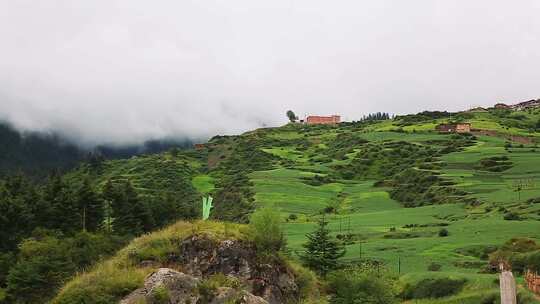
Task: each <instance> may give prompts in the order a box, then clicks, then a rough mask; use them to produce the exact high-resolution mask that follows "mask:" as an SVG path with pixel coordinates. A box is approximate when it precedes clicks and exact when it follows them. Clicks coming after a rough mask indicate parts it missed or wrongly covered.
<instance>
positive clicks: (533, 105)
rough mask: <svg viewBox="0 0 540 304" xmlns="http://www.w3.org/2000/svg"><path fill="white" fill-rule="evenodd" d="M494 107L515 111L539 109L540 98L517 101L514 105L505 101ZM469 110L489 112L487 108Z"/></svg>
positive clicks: (471, 110)
mask: <svg viewBox="0 0 540 304" xmlns="http://www.w3.org/2000/svg"><path fill="white" fill-rule="evenodd" d="M493 108H494V109H501V110H515V111H524V110H528V109H537V108H540V99H531V100H527V101H524V102H520V103H516V104H513V105H509V104H505V103H502V102H500V103H497V104H495V105H494V106H493ZM469 112H487V109H486V108H482V107H475V108H472V109H470V110H469Z"/></svg>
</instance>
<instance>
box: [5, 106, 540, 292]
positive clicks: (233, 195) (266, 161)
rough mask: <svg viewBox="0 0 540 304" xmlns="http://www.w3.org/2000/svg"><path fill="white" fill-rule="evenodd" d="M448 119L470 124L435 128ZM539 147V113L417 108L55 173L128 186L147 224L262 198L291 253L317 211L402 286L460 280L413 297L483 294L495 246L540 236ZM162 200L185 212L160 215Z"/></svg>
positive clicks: (244, 216) (239, 212)
mask: <svg viewBox="0 0 540 304" xmlns="http://www.w3.org/2000/svg"><path fill="white" fill-rule="evenodd" d="M447 122H452V123H455V122H468V123H471V124H472V128H473V132H472V134H469V133H467V134H440V133H438V132H435V126H437V125H438V124H440V123H447ZM486 134H488V135H486ZM516 136H517V137H516ZM538 143H540V109H537V110H529V111H526V112H525V111H520V112H512V111H501V110H490V111H488V112H474V113H472V112H471V113H468V112H463V113H447V112H424V113H419V114H416V115H407V116H401V117H396V118H394V119H391V120H380V121H377V120H370V121H360V122H350V123H341V124H339V125H337V126H323V125H314V126H310V125H303V124H293V123H291V124H287V125H285V126H282V127H277V128H263V129H258V130H254V131H250V132H247V133H244V134H242V135H238V136H216V137H214V138H212V139H211V140H210V141H209V142H208V143H207V144H205V145H204V147H202V148H199V149H196V150H171V151H169V152H164V153H160V154H151V155H142V156H137V157H132V158H130V159H122V160H113V161H104V162H101V163H92V164H85V165H82V166H80V167H79V168H78V169H77V170H74V171H72V172H70V173H69V174H67V175H66V176H65V177H64V179H65V180H66V181H67V182H68V183H69V184H75V185H77V184H80V183H81V181H83V180H85V179H89V180H90V181H91V183H92V185H93V187H95V188H96V189H97V191H98V192H104V191H106V188H107V185H108V183H112V184H113V185H116V184H118V185H121V184H122V183H125V182H129V183H130V184H131V185H133V188H134V189H135V190H136V192H137V193H138V195H139V197H140V198H142V199H143V200H144V202H145V204H147V205H148V206H149V209H150V211H151V212H150V213H151V214H152V215H153V216H154V218H155V219H154V223H155V226H156V227H159V226H161V225H163V224H165V223H168V222H170V221H171V220H173V219H177V218H193V217H194V216H198V212H199V209H200V208H199V205H200V198H201V197H202V196H203V195H212V196H213V197H214V209H213V210H212V215H211V217H212V218H213V219H215V220H224V221H232V222H239V223H246V222H247V221H248V217H249V214H251V213H252V212H253V211H254V210H255V209H257V208H261V207H271V208H272V209H274V210H278V211H279V213H280V215H281V218H282V225H283V229H284V231H285V235H286V238H287V244H288V250H289V253H290V255H291V256H292V257H293V258H297V257H299V256H300V255H301V254H302V252H303V250H304V247H303V246H302V245H303V244H304V243H305V242H306V234H307V233H309V232H311V231H313V230H314V229H315V227H316V225H317V220H318V218H320V217H321V216H323V215H324V216H325V218H326V219H327V220H328V221H329V228H330V230H331V232H332V235H333V236H334V237H336V238H338V239H339V240H341V241H342V242H343V243H344V244H345V245H346V249H347V252H346V255H345V256H344V257H343V258H342V262H344V263H348V264H356V263H360V262H366V261H369V262H370V263H375V264H377V265H382V267H384V268H385V269H387V270H389V271H390V272H391V273H393V274H395V275H397V276H399V277H400V285H401V287H400V288H401V289H402V290H406V289H407V286H415V285H414V284H417V283H419V282H422V281H423V280H424V279H426V278H453V279H459V280H461V279H463V280H465V282H466V283H465V285H464V287H463V289H462V290H461V291H460V292H459V293H458V294H456V295H454V296H450V297H445V298H443V299H440V300H433V299H432V300H417V302H415V303H480V301H484V300H485V301H488V300H489V299H488V300H486V297H490V296H492V295H496V294H497V293H498V285H497V284H498V283H497V282H496V281H495V279H496V278H497V275H496V271H494V269H493V268H491V267H490V262H489V256H490V254H492V253H493V252H495V251H496V250H497V249H498V248H500V247H501V246H503V244H505V243H506V242H507V241H508V240H510V239H512V238H527V239H529V240H531V242H534V241H537V242H538V243H540V150H539V148H538ZM163 201H173V202H174V204H176V205H178V204H180V207H175V208H176V209H170V210H176V211H174V212H180V213H181V214H173V216H171V214H169V216H164V217H163V218H164V220H158V219H159V217H160V216H162V215H160V210H161V209H162V207H161V205H160V204H162V202H163ZM176 205H175V206H176ZM161 213H163V212H161ZM113 226H114V222H113ZM153 227H154V226H153ZM534 248H537V247H534ZM535 250H536V249H535ZM491 266H493V265H491ZM516 274H517V275H519V272H516ZM141 275H143V274H142V273H141ZM138 280H140V278H139V279H138ZM520 280H521V279H520ZM520 282H521V281H520ZM71 284H76V283H71ZM522 285H523V283H520V286H522ZM520 293H522V297H523V299H529V298H530V295H528V292H527V291H526V290H524V289H523V288H522V287H520ZM0 295H1V289H0ZM411 303H412V302H411ZM485 303H492V302H489V301H488V302H485ZM523 303H535V302H534V300H532V298H530V301H529V302H527V301H525V300H524V302H523Z"/></svg>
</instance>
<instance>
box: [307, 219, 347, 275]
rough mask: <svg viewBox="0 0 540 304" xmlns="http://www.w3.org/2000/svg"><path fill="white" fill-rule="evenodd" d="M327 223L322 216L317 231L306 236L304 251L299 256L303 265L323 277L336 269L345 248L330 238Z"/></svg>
mask: <svg viewBox="0 0 540 304" xmlns="http://www.w3.org/2000/svg"><path fill="white" fill-rule="evenodd" d="M327 225H328V222H327V221H326V218H325V216H324V215H323V216H322V217H321V219H320V220H319V226H318V227H317V229H316V230H315V231H314V232H312V233H308V234H306V237H307V238H308V242H307V243H306V244H304V245H303V247H304V248H306V251H305V252H304V253H303V254H302V255H301V256H300V258H301V259H302V261H303V262H304V264H305V265H306V266H307V267H309V268H311V269H314V270H315V271H317V272H318V273H319V274H321V275H323V276H325V275H326V274H327V273H328V272H329V271H332V270H335V269H337V268H338V266H339V263H338V259H339V258H341V257H342V256H344V255H345V247H344V246H343V245H342V244H341V242H339V241H338V240H336V239H334V238H332V237H331V236H330V230H329V229H328V228H327V227H326V226H327Z"/></svg>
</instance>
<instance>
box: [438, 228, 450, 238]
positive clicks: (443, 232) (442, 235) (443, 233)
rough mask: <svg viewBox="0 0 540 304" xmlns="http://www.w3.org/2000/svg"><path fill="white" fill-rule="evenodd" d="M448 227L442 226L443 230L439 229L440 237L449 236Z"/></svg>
mask: <svg viewBox="0 0 540 304" xmlns="http://www.w3.org/2000/svg"><path fill="white" fill-rule="evenodd" d="M448 234H449V233H448V229H446V228H442V229H441V230H439V236H440V237H447V236H448Z"/></svg>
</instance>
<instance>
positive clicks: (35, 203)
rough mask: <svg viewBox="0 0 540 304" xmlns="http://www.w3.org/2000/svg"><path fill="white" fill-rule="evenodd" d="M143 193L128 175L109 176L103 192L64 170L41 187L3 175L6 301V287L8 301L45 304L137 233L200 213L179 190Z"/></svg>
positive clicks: (1, 248)
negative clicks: (43, 303) (62, 286)
mask: <svg viewBox="0 0 540 304" xmlns="http://www.w3.org/2000/svg"><path fill="white" fill-rule="evenodd" d="M139 192H140V191H138V190H137V188H136V187H135V186H134V185H133V183H132V182H131V181H129V180H126V179H123V180H122V179H118V180H108V181H106V182H105V184H104V186H103V187H102V190H101V191H98V189H97V187H96V186H95V185H94V184H93V183H92V180H91V178H90V177H84V178H82V179H75V178H72V179H70V178H67V177H65V176H62V175H60V174H58V173H55V174H51V175H50V176H49V177H48V178H47V179H46V180H45V181H44V182H43V183H39V184H38V183H35V182H34V181H33V180H32V179H31V178H29V177H27V176H24V175H22V174H18V175H15V176H9V177H5V178H4V179H1V180H0V240H1V242H0V303H2V299H1V298H2V296H1V291H2V289H5V290H6V291H7V299H5V300H4V301H9V302H6V303H38V302H39V303H41V301H43V299H44V298H47V297H50V296H52V295H53V293H54V292H55V291H56V288H58V287H60V284H61V283H62V282H63V281H64V280H66V279H67V278H69V277H70V276H71V275H73V274H74V273H75V272H76V271H79V270H81V269H83V268H84V267H88V266H89V265H91V264H92V263H93V262H95V261H97V260H98V259H100V258H102V257H103V256H104V255H105V256H106V255H108V254H112V253H114V251H115V250H117V249H119V248H120V247H121V246H123V245H124V244H125V243H126V242H127V240H129V239H131V238H132V237H134V236H137V235H140V234H142V233H145V232H149V231H151V230H154V229H156V228H159V227H162V226H164V225H167V224H169V223H172V222H174V221H176V220H178V219H192V218H195V217H198V209H197V208H196V206H195V205H194V203H193V202H192V201H184V200H183V199H182V198H181V197H178V196H177V195H175V193H172V192H171V193H164V194H161V195H158V196H149V195H143V194H141V193H139ZM51 292H52V293H51ZM29 298H32V299H35V301H33V300H29Z"/></svg>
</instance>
